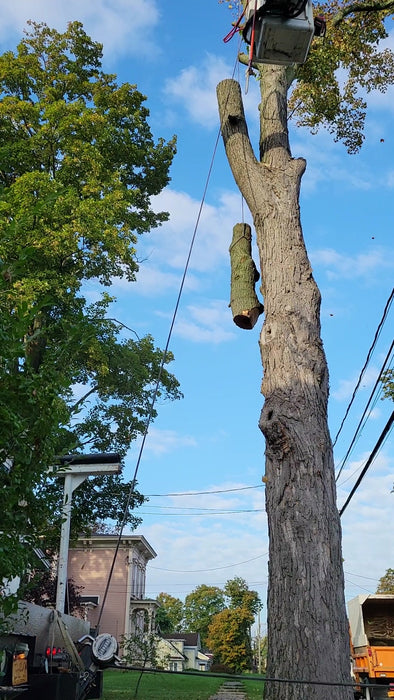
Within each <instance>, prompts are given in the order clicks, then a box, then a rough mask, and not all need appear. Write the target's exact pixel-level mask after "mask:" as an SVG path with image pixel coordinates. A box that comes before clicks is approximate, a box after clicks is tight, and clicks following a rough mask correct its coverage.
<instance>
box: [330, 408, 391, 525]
mask: <svg viewBox="0 0 394 700" xmlns="http://www.w3.org/2000/svg"><path fill="white" fill-rule="evenodd" d="M393 422H394V411H392V413H391V416H390V418H389V419H388V421H387V423H386V425H385V427H384V428H383V430H382V432H381V434H380V437H379V439H378V441H377V443H376V445H375V447H374V448H373V450H372V452H371V454H370V456H369V458H368V460H367V462H366V464H365V467H364V469H363V470H362V472H361V474H360V476H359V477H358V479H357V481H356V483H355V485H354V486H353V488H352V490H351V492H350V493H349V495H348V497H347V499H346V501H345V503H344V504H343V506H342V508H341V510H340V511H339V517H341V516H342V514H343V513H344V511H345V510H346V508H347V506H348V505H349V503H350V501H351V499H352V498H353V496H354V494H355V493H356V491H357V489H358V487H359V486H360V484H361V482H362V480H363V478H364V476H365V474H366V473H367V471H368V469H369V467H370V466H371V464H372V462H373V461H374V459H375V457H376V455H377V453H378V452H379V450H380V448H381V446H382V444H383V442H384V440H385V439H386V437H387V436H388V434H389V432H390V429H391V427H392V425H393Z"/></svg>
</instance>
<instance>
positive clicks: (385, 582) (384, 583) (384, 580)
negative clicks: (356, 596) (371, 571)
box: [376, 569, 394, 595]
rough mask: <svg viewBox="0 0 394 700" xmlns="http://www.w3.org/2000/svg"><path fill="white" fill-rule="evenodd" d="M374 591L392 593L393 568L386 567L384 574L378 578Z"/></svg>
mask: <svg viewBox="0 0 394 700" xmlns="http://www.w3.org/2000/svg"><path fill="white" fill-rule="evenodd" d="M376 593H389V594H390V595H394V569H387V571H386V573H385V574H384V576H382V577H381V578H380V579H379V585H378V587H377V589H376Z"/></svg>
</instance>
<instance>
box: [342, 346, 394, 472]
mask: <svg viewBox="0 0 394 700" xmlns="http://www.w3.org/2000/svg"><path fill="white" fill-rule="evenodd" d="M393 348H394V340H393V341H392V343H391V345H390V349H389V351H388V353H387V355H386V357H385V359H384V362H383V365H382V367H381V370H380V372H379V374H378V377H377V379H376V382H375V385H374V387H373V389H372V391H371V395H370V397H369V399H368V401H367V405H366V406H365V409H364V413H363V414H362V416H361V418H360V421H359V424H358V426H357V428H356V431H355V433H354V435H353V439H352V441H351V443H350V445H349V448H348V450H347V452H346V454H345V456H344V458H343V460H342V463H341V466H340V469H339V472H338V474H337V476H336V479H335V481H338V479H339V477H340V475H341V473H342V470H343V468H344V466H345V462H346V460H347V458H348V457H349V454H350V452H351V450H352V447H353V445H354V443H355V442H356V439H357V436H358V433H359V431H360V428H361V426H362V424H363V421H364V417H365V415H366V413H367V410H368V408H369V405H370V403H371V401H372V398H373V395H374V393H375V391H376V389H377V387H378V386H379V382H380V381H381V378H382V376H383V373H384V372H385V371H386V368H387V365H388V364H389V362H390V357H391V353H392V352H393Z"/></svg>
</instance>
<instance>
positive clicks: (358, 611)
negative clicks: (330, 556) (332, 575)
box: [348, 594, 394, 700]
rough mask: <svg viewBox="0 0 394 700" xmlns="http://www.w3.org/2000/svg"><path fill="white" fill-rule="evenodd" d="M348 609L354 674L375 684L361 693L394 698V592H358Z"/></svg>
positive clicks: (367, 695)
mask: <svg viewBox="0 0 394 700" xmlns="http://www.w3.org/2000/svg"><path fill="white" fill-rule="evenodd" d="M348 613H349V624H350V633H351V642H352V657H353V659H352V660H353V674H354V676H355V679H356V681H357V682H359V681H360V683H362V684H370V685H371V688H370V689H364V688H363V689H362V691H363V694H362V695H361V697H365V698H367V699H368V700H372V699H373V698H377V699H378V698H379V699H380V698H390V697H393V698H394V595H380V594H379V595H378V594H375V595H359V596H356V598H353V599H352V600H351V601H349V603H348ZM373 686H376V687H373Z"/></svg>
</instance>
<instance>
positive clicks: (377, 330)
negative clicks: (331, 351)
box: [333, 288, 394, 447]
mask: <svg viewBox="0 0 394 700" xmlns="http://www.w3.org/2000/svg"><path fill="white" fill-rule="evenodd" d="M393 297H394V288H393V289H392V290H391V294H390V296H389V298H388V300H387V302H386V306H385V307H384V311H383V316H382V318H381V320H380V323H379V325H378V327H377V329H376V332H375V336H374V339H373V341H372V345H371V347H370V349H369V351H368V355H367V359H366V360H365V363H364V367H363V368H362V370H361V372H360V376H359V378H358V381H357V384H356V386H355V388H354V391H353V394H352V397H351V399H350V402H349V404H348V407H347V409H346V411H345V415H344V417H343V419H342V422H341V425H340V426H339V430H338V432H337V434H336V436H335V440H334V442H333V447H335V445H336V442H337V440H338V437H339V435H340V433H341V431H342V428H343V426H344V423H345V420H346V418H347V417H348V415H349V411H350V408H351V406H352V404H353V401H354V399H355V396H356V393H357V390H358V388H359V386H360V384H361V380H362V378H363V375H364V372H365V370H366V368H367V366H368V363H369V360H370V359H371V356H372V353H373V351H374V349H375V345H376V343H377V341H378V338H379V335H380V332H381V330H382V328H383V326H384V323H385V321H386V318H387V315H388V312H389V310H390V306H391V303H392V301H393Z"/></svg>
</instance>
